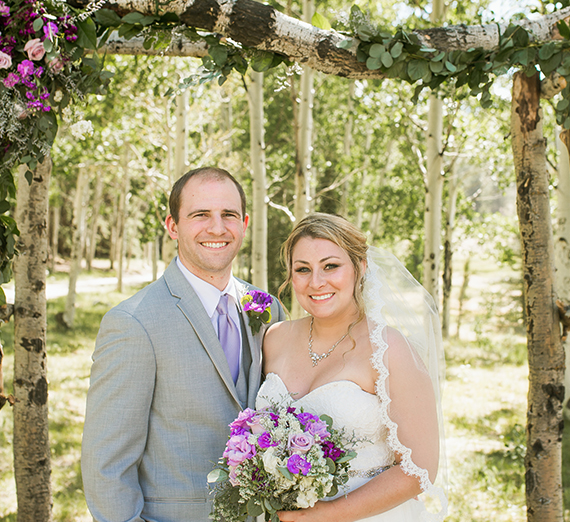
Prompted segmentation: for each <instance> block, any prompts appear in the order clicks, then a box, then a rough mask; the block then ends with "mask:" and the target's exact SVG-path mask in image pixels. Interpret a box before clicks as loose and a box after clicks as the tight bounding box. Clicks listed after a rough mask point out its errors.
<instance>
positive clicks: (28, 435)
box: [14, 156, 52, 522]
mask: <svg viewBox="0 0 570 522" xmlns="http://www.w3.org/2000/svg"><path fill="white" fill-rule="evenodd" d="M51 169H52V164H51V158H50V157H49V156H48V157H47V158H46V159H45V160H44V162H43V163H41V164H39V165H38V167H37V168H36V169H35V170H34V173H33V181H32V184H31V185H29V184H28V181H27V180H26V179H25V177H24V172H25V168H20V173H19V180H18V193H17V202H16V220H17V222H18V228H19V229H20V237H19V238H18V250H19V252H20V253H19V255H18V256H17V257H16V258H15V260H14V283H15V289H16V295H15V299H14V395H15V398H16V403H15V404H14V472H15V478H16V489H17V491H18V521H19V522H51V520H52V513H51V508H52V497H51V485H50V475H51V464H50V450H49V431H48V380H47V350H46V330H47V317H46V316H47V313H46V266H47V252H48V238H47V233H46V232H47V215H48V188H49V179H50V175H51Z"/></svg>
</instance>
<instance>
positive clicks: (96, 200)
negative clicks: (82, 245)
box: [86, 176, 103, 270]
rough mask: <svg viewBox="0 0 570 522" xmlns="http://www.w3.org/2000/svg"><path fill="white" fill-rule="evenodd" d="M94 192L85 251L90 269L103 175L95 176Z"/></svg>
mask: <svg viewBox="0 0 570 522" xmlns="http://www.w3.org/2000/svg"><path fill="white" fill-rule="evenodd" d="M96 177H97V179H96V180H95V194H94V196H93V205H92V207H91V210H92V214H91V228H90V230H89V247H88V248H89V251H88V252H87V259H86V261H87V270H91V265H92V263H93V259H94V258H95V250H96V248H97V232H98V231H99V223H98V221H99V214H100V212H101V203H102V201H103V176H96Z"/></svg>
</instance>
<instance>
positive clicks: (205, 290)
mask: <svg viewBox="0 0 570 522" xmlns="http://www.w3.org/2000/svg"><path fill="white" fill-rule="evenodd" d="M176 265H177V266H178V268H179V269H180V271H181V272H182V274H183V275H184V277H185V278H186V280H187V281H188V282H189V283H190V285H191V286H192V288H193V289H194V291H195V292H196V295H197V296H198V297H199V298H200V301H201V302H202V306H203V307H204V309H205V310H206V313H207V314H208V317H210V318H211V317H212V316H213V315H214V312H215V311H216V307H217V306H218V302H219V301H220V296H221V295H222V294H228V295H229V296H230V297H231V298H233V300H234V304H236V305H238V304H239V299H238V297H237V288H236V283H235V278H234V276H233V275H231V276H230V280H229V282H228V284H227V286H226V287H225V288H224V290H222V291H221V292H220V291H219V290H218V289H217V288H216V287H215V286H214V285H211V284H210V283H208V282H206V281H204V280H203V279H200V278H199V277H198V276H197V275H195V274H193V273H192V272H190V270H188V269H187V268H186V267H185V266H184V265H183V264H182V261H180V258H179V257H176Z"/></svg>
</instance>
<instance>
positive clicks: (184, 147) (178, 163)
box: [162, 90, 188, 265]
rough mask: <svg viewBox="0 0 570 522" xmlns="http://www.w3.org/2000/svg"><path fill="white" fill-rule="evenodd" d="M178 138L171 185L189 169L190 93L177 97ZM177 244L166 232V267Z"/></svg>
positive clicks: (164, 242) (164, 238)
mask: <svg viewBox="0 0 570 522" xmlns="http://www.w3.org/2000/svg"><path fill="white" fill-rule="evenodd" d="M175 115H176V130H175V132H176V136H175V138H174V143H175V144H174V176H173V179H171V185H172V184H173V183H174V182H175V181H176V180H177V179H178V178H179V177H181V176H182V175H183V174H184V173H185V172H186V168H187V163H186V162H187V160H188V140H187V139H186V138H187V135H188V91H187V90H186V91H184V92H183V93H181V94H179V95H178V96H176V111H175ZM176 245H177V243H176V242H175V241H174V240H173V239H171V237H170V236H169V235H168V233H167V232H166V230H165V233H164V236H163V243H162V260H163V261H164V263H165V264H166V265H168V264H169V263H170V261H172V260H173V259H174V256H176Z"/></svg>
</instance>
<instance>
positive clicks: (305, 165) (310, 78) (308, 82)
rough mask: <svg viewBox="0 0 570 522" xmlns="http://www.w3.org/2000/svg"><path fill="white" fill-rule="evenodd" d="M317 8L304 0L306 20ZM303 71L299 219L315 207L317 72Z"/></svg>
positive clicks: (294, 312)
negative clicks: (313, 192) (314, 149)
mask: <svg viewBox="0 0 570 522" xmlns="http://www.w3.org/2000/svg"><path fill="white" fill-rule="evenodd" d="M314 12H315V2H314V0H303V21H305V22H307V23H311V19H312V17H313V13H314ZM302 67H303V73H302V74H301V87H300V89H301V93H300V101H299V107H298V113H297V114H298V126H297V129H296V138H297V151H296V171H295V209H294V211H293V212H294V214H295V220H296V221H299V220H301V219H303V217H305V216H306V215H307V214H309V213H310V212H311V211H312V210H313V207H314V202H313V201H312V198H311V186H312V175H313V167H312V149H313V85H314V79H315V72H314V71H313V70H312V69H311V68H310V67H309V66H307V65H303V66H302ZM291 294H292V295H291V318H292V319H297V318H299V317H301V316H302V315H303V313H304V312H303V309H302V308H301V305H300V304H299V302H298V301H297V298H296V297H295V292H293V291H292V290H291Z"/></svg>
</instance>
